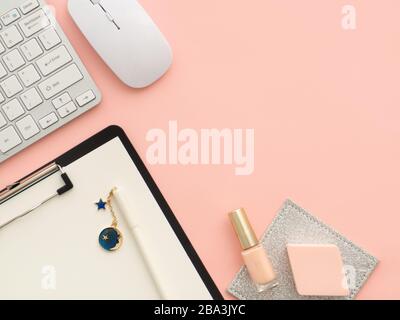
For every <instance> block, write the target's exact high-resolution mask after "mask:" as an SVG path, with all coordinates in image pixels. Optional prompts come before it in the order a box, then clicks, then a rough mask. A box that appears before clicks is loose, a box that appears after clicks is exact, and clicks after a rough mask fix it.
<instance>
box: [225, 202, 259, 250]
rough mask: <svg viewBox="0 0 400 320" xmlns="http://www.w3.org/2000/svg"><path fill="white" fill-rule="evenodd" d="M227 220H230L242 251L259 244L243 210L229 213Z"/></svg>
mask: <svg viewBox="0 0 400 320" xmlns="http://www.w3.org/2000/svg"><path fill="white" fill-rule="evenodd" d="M229 219H230V220H231V223H232V226H233V228H234V229H235V232H236V235H237V237H238V238H239V241H240V245H241V246H242V249H243V250H246V249H249V248H251V247H254V246H256V245H258V244H259V241H258V239H257V237H256V234H255V233H254V230H253V228H252V226H251V224H250V222H249V219H248V218H247V214H246V211H245V210H244V209H237V210H235V211H232V212H229Z"/></svg>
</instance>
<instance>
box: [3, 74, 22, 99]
mask: <svg viewBox="0 0 400 320" xmlns="http://www.w3.org/2000/svg"><path fill="white" fill-rule="evenodd" d="M0 86H1V87H2V88H3V90H4V92H5V93H6V96H7V97H8V98H11V97H13V96H15V95H16V94H17V93H20V92H21V91H22V90H23V89H22V85H21V83H20V82H19V80H18V79H17V77H16V76H14V75H12V76H11V77H9V78H7V79H6V80H4V81H2V82H0Z"/></svg>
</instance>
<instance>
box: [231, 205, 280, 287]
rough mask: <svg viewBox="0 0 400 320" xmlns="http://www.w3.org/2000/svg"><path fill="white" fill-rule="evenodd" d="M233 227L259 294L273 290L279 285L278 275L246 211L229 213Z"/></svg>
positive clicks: (240, 210) (239, 210)
mask: <svg viewBox="0 0 400 320" xmlns="http://www.w3.org/2000/svg"><path fill="white" fill-rule="evenodd" d="M229 218H230V220H231V223H232V226H233V228H234V229H235V232H236V235H237V237H238V238H239V241H240V244H241V247H242V249H243V251H242V257H243V260H244V263H245V265H246V267H247V271H248V273H249V275H250V277H251V279H252V280H253V282H254V283H255V285H256V287H257V290H258V292H262V291H265V290H268V289H270V288H273V287H275V286H276V285H277V282H276V274H275V271H274V269H273V267H272V264H271V261H270V260H269V258H268V256H267V252H266V251H265V249H264V247H263V246H262V244H260V242H259V241H258V239H257V237H256V235H255V233H254V230H253V228H252V226H251V225H250V222H249V220H248V218H247V215H246V211H245V210H244V209H238V210H235V211H232V212H230V213H229Z"/></svg>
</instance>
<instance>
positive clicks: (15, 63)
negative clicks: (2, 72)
mask: <svg viewBox="0 0 400 320" xmlns="http://www.w3.org/2000/svg"><path fill="white" fill-rule="evenodd" d="M3 61H4V62H5V64H6V66H7V68H8V70H10V71H11V72H13V71H15V70H17V69H18V68H20V67H22V66H23V65H24V64H25V60H24V58H22V56H21V54H20V53H19V51H18V49H14V50H12V51H10V52H9V53H7V54H6V55H5V56H4V57H3Z"/></svg>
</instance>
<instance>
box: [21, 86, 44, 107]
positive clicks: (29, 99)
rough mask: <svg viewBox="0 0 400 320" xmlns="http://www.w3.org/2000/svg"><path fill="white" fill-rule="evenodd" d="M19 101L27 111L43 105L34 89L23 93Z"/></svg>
mask: <svg viewBox="0 0 400 320" xmlns="http://www.w3.org/2000/svg"><path fill="white" fill-rule="evenodd" d="M21 100H22V103H23V104H24V106H25V108H26V109H28V110H32V109H34V108H36V107H37V106H39V105H41V104H42V103H43V100H42V98H41V97H40V95H39V93H38V92H37V90H36V89H35V88H32V89H30V90H28V91H25V92H24V93H23V94H22V95H21Z"/></svg>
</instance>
